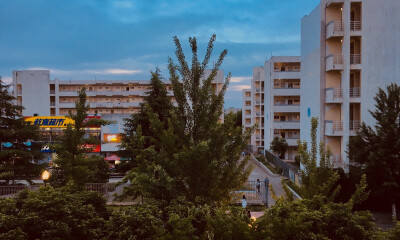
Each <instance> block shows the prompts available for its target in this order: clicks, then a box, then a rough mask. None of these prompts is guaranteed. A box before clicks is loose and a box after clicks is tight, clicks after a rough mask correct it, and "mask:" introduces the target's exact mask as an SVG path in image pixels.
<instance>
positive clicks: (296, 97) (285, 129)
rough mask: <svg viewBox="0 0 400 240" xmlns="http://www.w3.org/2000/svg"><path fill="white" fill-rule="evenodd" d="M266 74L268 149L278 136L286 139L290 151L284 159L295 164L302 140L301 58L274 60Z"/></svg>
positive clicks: (265, 128) (266, 141)
mask: <svg viewBox="0 0 400 240" xmlns="http://www.w3.org/2000/svg"><path fill="white" fill-rule="evenodd" d="M264 71H265V83H264V84H263V85H264V86H265V88H264V89H265V90H264V92H265V113H264V114H263V115H264V116H265V117H264V118H265V124H264V134H265V135H264V140H265V149H270V143H271V142H272V140H273V139H274V137H278V138H284V139H285V140H286V142H287V143H288V146H289V147H288V150H287V151H286V153H285V156H284V159H285V160H287V161H292V162H294V160H295V157H296V155H297V140H298V139H299V138H300V71H301V67H300V57H295V56H285V57H271V58H270V59H269V60H268V61H266V62H265V64H264Z"/></svg>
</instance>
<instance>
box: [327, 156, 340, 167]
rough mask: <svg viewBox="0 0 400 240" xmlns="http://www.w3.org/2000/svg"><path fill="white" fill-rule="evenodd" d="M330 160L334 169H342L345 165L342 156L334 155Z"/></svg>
mask: <svg viewBox="0 0 400 240" xmlns="http://www.w3.org/2000/svg"><path fill="white" fill-rule="evenodd" d="M330 160H331V164H332V165H333V166H334V167H341V166H342V165H343V156H342V154H332V155H331V158H330Z"/></svg>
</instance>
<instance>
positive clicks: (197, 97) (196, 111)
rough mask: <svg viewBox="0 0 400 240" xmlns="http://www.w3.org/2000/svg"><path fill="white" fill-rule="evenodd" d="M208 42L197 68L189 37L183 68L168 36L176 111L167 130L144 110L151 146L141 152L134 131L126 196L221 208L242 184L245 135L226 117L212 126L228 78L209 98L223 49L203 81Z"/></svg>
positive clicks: (178, 49)
mask: <svg viewBox="0 0 400 240" xmlns="http://www.w3.org/2000/svg"><path fill="white" fill-rule="evenodd" d="M214 41H215V35H213V36H212V38H211V39H210V41H209V43H208V48H207V51H206V54H205V58H204V60H203V62H201V63H200V62H199V61H198V58H197V41H196V38H189V43H190V46H191V50H192V65H191V67H189V66H188V63H187V62H186V60H185V55H184V53H183V50H182V47H181V44H180V41H179V40H178V38H177V37H174V42H175V45H176V52H175V53H176V57H177V59H178V65H176V64H175V63H174V61H173V60H172V59H171V58H170V59H169V64H168V69H169V73H170V81H171V83H172V86H173V91H174V96H175V98H176V105H177V106H176V107H175V108H173V109H172V111H171V118H170V119H168V124H167V126H168V127H167V129H164V123H163V122H162V121H161V120H160V119H159V118H158V117H157V115H158V114H155V113H154V112H153V111H152V109H151V108H150V107H147V108H146V110H147V111H148V114H149V115H148V116H149V120H150V126H151V129H152V132H153V133H154V135H155V136H154V137H153V140H152V141H154V145H153V146H150V147H148V148H143V147H144V145H143V140H142V139H143V135H142V132H141V131H137V132H136V135H135V139H136V140H135V141H136V142H137V143H139V144H141V145H139V148H143V150H142V151H140V153H139V154H138V155H137V157H136V159H137V162H138V167H137V168H135V169H133V170H132V171H131V172H130V173H129V174H128V175H127V176H126V179H125V181H128V180H129V181H130V182H131V183H132V185H131V188H128V189H126V193H129V194H135V195H142V196H145V198H147V199H155V200H158V202H163V201H164V202H166V203H167V204H168V203H169V202H171V201H172V200H173V199H176V198H177V197H180V196H183V197H184V198H186V199H187V200H188V201H190V202H196V203H197V204H204V203H209V204H221V203H223V202H227V201H229V200H230V194H231V192H232V191H233V190H235V189H237V188H238V187H239V186H241V185H242V183H243V182H244V181H246V180H247V176H248V174H249V170H248V169H247V170H246V169H245V164H246V161H241V160H240V153H241V151H242V149H244V148H245V145H246V140H247V139H248V138H249V136H250V135H249V134H250V131H247V132H246V133H245V134H242V128H241V127H235V126H234V119H233V118H231V117H228V118H226V119H225V122H224V123H219V122H218V119H219V117H220V116H221V114H222V112H223V111H222V110H223V108H222V107H223V99H224V94H225V91H226V89H227V86H228V84H229V77H230V75H228V76H227V78H226V79H225V82H224V84H223V86H222V89H221V91H220V92H219V93H217V94H215V93H214V91H213V88H212V82H213V80H214V78H215V77H216V74H217V71H218V69H219V67H220V66H221V64H222V61H223V59H224V57H225V55H226V53H227V51H226V50H224V51H223V52H222V53H221V55H220V56H219V59H218V61H216V63H215V64H214V67H213V69H212V71H211V73H210V75H209V76H205V69H206V67H207V64H208V61H209V60H210V57H211V53H212V49H213V45H214ZM156 146H157V147H156Z"/></svg>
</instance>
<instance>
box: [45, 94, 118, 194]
mask: <svg viewBox="0 0 400 240" xmlns="http://www.w3.org/2000/svg"><path fill="white" fill-rule="evenodd" d="M75 109H76V114H74V113H71V114H69V115H68V117H69V118H71V119H72V120H74V124H73V125H68V126H67V129H65V130H64V134H63V136H62V137H61V138H60V139H59V141H58V143H56V144H55V145H54V146H53V148H54V149H55V150H56V152H57V159H56V160H55V161H54V164H55V168H54V169H53V171H52V172H51V176H50V183H51V184H52V185H53V186H56V187H59V186H64V185H66V184H67V183H68V182H69V181H72V182H73V183H74V184H75V185H77V186H78V187H83V186H84V184H85V183H100V182H107V180H108V178H109V175H108V172H109V167H108V164H107V163H106V162H105V160H104V158H103V157H101V156H97V155H92V154H90V153H91V152H92V150H93V147H92V146H94V145H99V144H101V141H100V139H96V138H95V137H87V138H85V134H86V130H85V128H86V127H88V126H103V125H108V124H111V123H112V122H111V121H106V120H103V119H98V118H92V119H90V120H88V121H86V119H87V116H88V114H87V112H88V111H89V109H90V107H89V105H88V104H87V103H86V89H85V88H82V89H81V90H79V91H78V100H77V101H76V102H75Z"/></svg>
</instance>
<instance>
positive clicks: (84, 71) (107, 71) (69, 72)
mask: <svg viewBox="0 0 400 240" xmlns="http://www.w3.org/2000/svg"><path fill="white" fill-rule="evenodd" d="M28 70H50V73H52V74H56V75H76V74H99V75H109V74H111V75H112V74H115V75H133V74H138V73H142V72H143V71H142V70H128V69H119V68H111V69H82V70H62V69H49V68H42V67H33V68H29V69H28Z"/></svg>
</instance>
